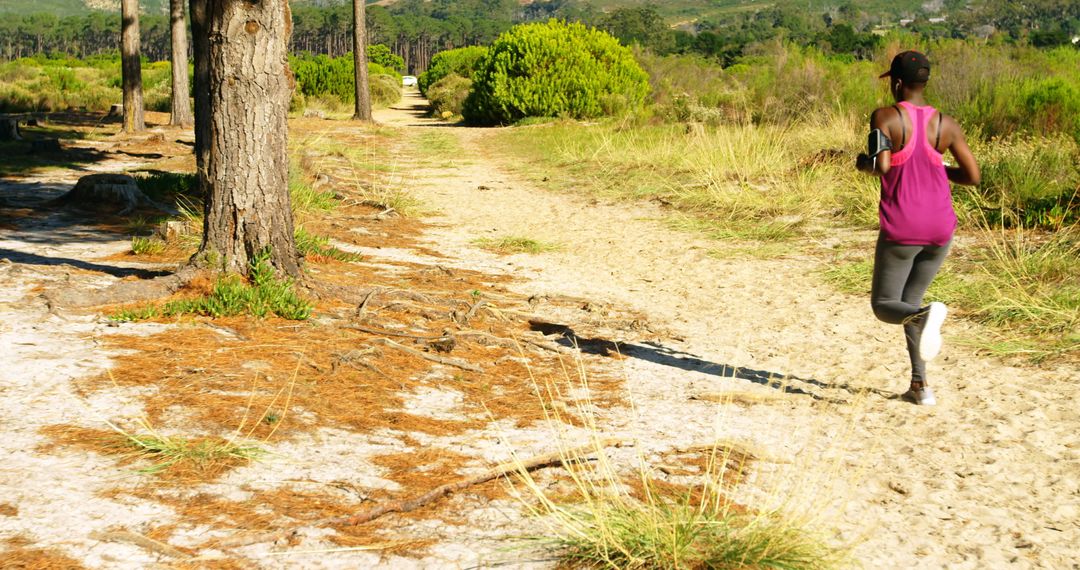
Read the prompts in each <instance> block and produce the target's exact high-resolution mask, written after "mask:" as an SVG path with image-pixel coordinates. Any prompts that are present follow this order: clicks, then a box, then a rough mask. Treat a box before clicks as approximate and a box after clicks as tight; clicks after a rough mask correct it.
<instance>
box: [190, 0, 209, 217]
mask: <svg viewBox="0 0 1080 570" xmlns="http://www.w3.org/2000/svg"><path fill="white" fill-rule="evenodd" d="M206 2H207V0H189V4H190V7H191V47H192V55H193V57H192V59H193V60H194V62H195V77H194V79H195V181H196V187H197V190H198V193H199V195H200V196H206V194H207V191H206V185H207V184H206V163H207V162H208V161H209V158H208V154H209V151H210V36H209V35H208V29H207V20H206V9H207V6H206Z"/></svg>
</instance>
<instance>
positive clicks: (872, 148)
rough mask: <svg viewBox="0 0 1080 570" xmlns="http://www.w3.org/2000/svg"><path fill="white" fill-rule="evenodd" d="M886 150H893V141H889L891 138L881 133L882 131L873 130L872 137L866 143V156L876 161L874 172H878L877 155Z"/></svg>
mask: <svg viewBox="0 0 1080 570" xmlns="http://www.w3.org/2000/svg"><path fill="white" fill-rule="evenodd" d="M886 150H888V151H891V150H892V141H891V140H889V137H887V136H885V133H883V132H881V129H873V130H871V131H870V136H869V138H868V140H867V142H866V155H867V156H869V157H870V158H871V160H873V161H874V162H873V169H874V170H877V155H879V154H881V153H882V152H884V151H886Z"/></svg>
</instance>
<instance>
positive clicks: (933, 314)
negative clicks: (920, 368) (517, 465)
mask: <svg viewBox="0 0 1080 570" xmlns="http://www.w3.org/2000/svg"><path fill="white" fill-rule="evenodd" d="M948 313H949V310H948V309H947V308H945V303H938V302H936V301H935V302H933V303H930V307H929V308H927V310H926V316H925V317H923V322H922V334H921V336H920V337H919V358H921V359H922V360H923V362H930V361H931V360H933V359H934V358H936V357H937V355H938V353H939V352H941V323H943V322H945V315H947V314H948Z"/></svg>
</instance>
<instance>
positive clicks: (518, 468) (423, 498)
mask: <svg viewBox="0 0 1080 570" xmlns="http://www.w3.org/2000/svg"><path fill="white" fill-rule="evenodd" d="M623 445H625V443H624V442H623V440H621V439H617V438H606V439H601V440H598V441H595V442H593V443H592V444H589V445H582V446H580V447H575V448H572V449H566V450H562V451H557V452H554V453H545V454H543V455H537V456H535V457H531V458H528V459H524V460H520V461H508V462H506V463H502V464H500V465H496V466H495V467H493V468H492V469H489V470H487V471H485V472H483V473H481V474H479V475H476V476H474V477H469V478H468V479H463V480H461V481H457V482H455V483H447V484H446V485H440V486H438V487H436V488H434V489H432V490H430V491H428V492H427V493H424V494H423V495H420V496H418V497H414V498H412V499H400V500H397V501H390V502H388V503H386V504H383V505H379V506H377V507H373V508H371V509H368V510H366V511H361V512H359V513H357V514H355V515H352V516H344V517H333V518H328V519H323V520H322V521H318V522H319V524H324V525H347V526H354V525H358V524H363V523H366V522H371V521H373V520H375V519H377V518H379V517H382V516H385V515H388V514H391V513H407V512H410V511H415V510H416V509H419V508H420V507H423V506H425V505H428V504H430V503H432V502H435V501H437V500H439V499H441V498H442V497H445V496H447V495H450V494H452V493H456V492H457V491H461V490H463V489H467V488H469V487H472V486H475V485H479V484H481V483H486V482H488V481H491V480H494V479H498V478H500V477H505V476H507V475H510V474H513V473H522V472H525V471H534V470H536V469H540V468H542V467H548V466H551V465H564V464H566V463H570V462H576V461H584V460H586V459H588V458H589V456H590V455H592V454H594V453H596V452H599V451H601V450H603V449H606V448H608V447H622V446H623ZM296 533H297V529H285V530H281V531H275V532H268V533H263V534H256V535H251V536H245V537H237V538H233V539H229V540H222V541H219V542H218V543H217V546H218V547H221V548H235V547H238V546H248V545H251V544H258V543H261V542H276V541H278V540H282V539H286V538H289V537H291V536H295V535H296Z"/></svg>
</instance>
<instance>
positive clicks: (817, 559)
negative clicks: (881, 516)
mask: <svg viewBox="0 0 1080 570" xmlns="http://www.w3.org/2000/svg"><path fill="white" fill-rule="evenodd" d="M564 516H566V517H568V518H572V519H573V521H574V529H573V530H574V532H566V533H563V534H562V536H559V537H557V538H555V539H553V540H552V543H553V545H554V546H555V548H556V551H557V552H558V554H559V556H560V558H561V559H562V560H563V561H564V563H567V564H568V565H569V566H571V567H584V568H619V569H641V570H645V569H654V568H655V569H659V568H665V569H666V568H671V569H683V568H685V569H696V568H710V569H731V570H736V569H744V568H777V569H792V570H795V569H800V570H812V569H828V568H838V567H840V565H839V564H838V561H837V555H836V553H835V552H834V551H833V550H832V549H830V548H828V547H827V546H825V544H824V543H823V542H822V541H821V540H820V539H819V538H818V537H816V536H814V535H813V534H812V533H809V532H806V531H805V530H803V529H800V528H799V527H797V526H794V525H792V524H789V523H787V522H785V521H784V519H783V518H782V517H780V516H779V515H776V514H756V515H753V514H745V513H739V512H737V511H736V510H735V509H731V508H726V507H723V506H720V507H719V508H711V507H709V506H706V507H704V508H703V507H701V506H697V505H693V504H690V502H688V501H684V502H672V501H669V500H664V499H661V498H658V497H653V498H651V499H650V500H647V501H637V502H613V501H598V502H596V503H593V504H591V505H589V506H588V507H587V508H581V507H569V508H567V509H566V511H565V514H564Z"/></svg>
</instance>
